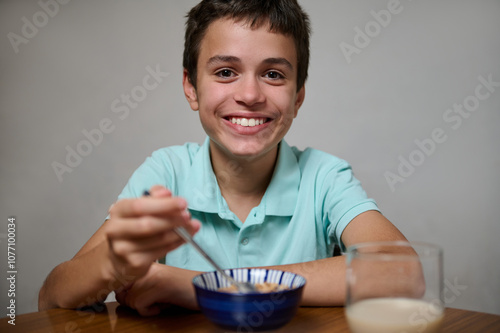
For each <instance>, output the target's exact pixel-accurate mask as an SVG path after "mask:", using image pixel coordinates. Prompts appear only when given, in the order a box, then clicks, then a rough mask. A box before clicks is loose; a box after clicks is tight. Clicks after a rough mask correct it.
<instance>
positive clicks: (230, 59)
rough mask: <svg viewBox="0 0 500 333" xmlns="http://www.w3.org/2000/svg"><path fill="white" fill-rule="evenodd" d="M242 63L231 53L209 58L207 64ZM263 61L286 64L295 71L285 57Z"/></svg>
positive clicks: (272, 63) (271, 63)
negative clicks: (230, 54)
mask: <svg viewBox="0 0 500 333" xmlns="http://www.w3.org/2000/svg"><path fill="white" fill-rule="evenodd" d="M228 62H232V63H241V59H240V58H238V57H235V56H229V55H216V56H213V57H211V58H210V59H208V61H207V65H208V66H212V65H216V64H218V63H228ZM263 63H265V64H268V65H284V66H285V67H287V68H288V69H289V70H290V71H293V66H292V64H291V63H290V62H289V61H288V60H286V59H285V58H266V59H265V60H264V61H263Z"/></svg>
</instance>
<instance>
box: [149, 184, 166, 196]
mask: <svg viewBox="0 0 500 333" xmlns="http://www.w3.org/2000/svg"><path fill="white" fill-rule="evenodd" d="M148 192H149V194H150V195H151V196H152V197H170V196H172V192H171V191H170V190H169V189H167V188H165V187H164V186H161V185H154V186H152V187H151V188H150V189H149V191H148Z"/></svg>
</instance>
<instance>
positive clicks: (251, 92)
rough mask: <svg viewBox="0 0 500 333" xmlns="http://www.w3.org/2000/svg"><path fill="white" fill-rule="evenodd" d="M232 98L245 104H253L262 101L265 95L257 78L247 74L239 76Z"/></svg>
mask: <svg viewBox="0 0 500 333" xmlns="http://www.w3.org/2000/svg"><path fill="white" fill-rule="evenodd" d="M234 99H235V100H236V102H238V103H242V104H245V105H246V106H255V105H257V104H261V103H263V102H264V101H265V100H266V97H265V95H264V92H263V91H262V87H261V82H259V79H258V78H257V77H254V76H247V77H244V78H241V79H240V81H239V82H238V85H237V86H236V92H235V94H234Z"/></svg>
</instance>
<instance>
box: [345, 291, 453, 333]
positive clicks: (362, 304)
mask: <svg viewBox="0 0 500 333" xmlns="http://www.w3.org/2000/svg"><path fill="white" fill-rule="evenodd" d="M346 316H347V322H348V323H349V327H350V329H351V332H353V333H434V332H439V327H440V324H441V321H442V319H443V308H442V307H441V306H439V305H436V304H433V303H429V302H425V301H422V300H418V299H409V298H373V299H367V300H362V301H359V302H356V303H354V304H352V305H350V306H349V307H347V308H346Z"/></svg>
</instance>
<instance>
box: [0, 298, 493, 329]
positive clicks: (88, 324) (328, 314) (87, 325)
mask: <svg viewBox="0 0 500 333" xmlns="http://www.w3.org/2000/svg"><path fill="white" fill-rule="evenodd" d="M100 307H101V308H97V306H96V309H93V310H89V311H74V310H65V309H52V310H48V311H42V312H33V313H28V314H23V315H19V316H16V321H15V323H16V325H15V326H12V325H10V324H9V323H8V320H10V319H9V318H8V317H6V318H2V319H0V332H23V333H24V332H44V333H45V332H57V333H58V332H67V333H81V332H99V333H101V332H120V333H121V332H197V333H205V332H211V333H218V332H225V331H224V330H222V329H219V328H218V327H216V326H215V325H213V324H212V323H211V322H209V321H208V320H207V319H206V318H205V317H204V316H203V315H202V314H201V313H200V312H194V311H189V310H184V309H179V308H174V309H171V310H170V311H168V312H165V313H163V314H161V315H159V316H156V317H141V316H139V315H138V314H137V313H136V312H135V311H133V310H131V309H128V308H125V307H122V306H119V305H118V304H117V303H114V302H113V303H106V304H105V305H100ZM276 332H287V333H315V332H338V333H343V332H346V333H348V332H349V329H348V327H347V322H346V319H345V316H344V308H342V307H333V308H327V307H325V308H319V307H318V308H313V307H301V308H299V310H298V312H297V315H296V316H295V317H294V318H293V319H292V321H291V322H289V323H288V324H287V325H286V326H284V327H282V328H281V329H279V330H277V331H276ZM441 332H442V333H460V332H463V333H474V332H481V333H488V332H492V333H498V332H500V316H497V315H492V314H486V313H481V312H473V311H466V310H458V309H451V308H448V309H446V313H445V319H444V323H443V328H442V331H441Z"/></svg>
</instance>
